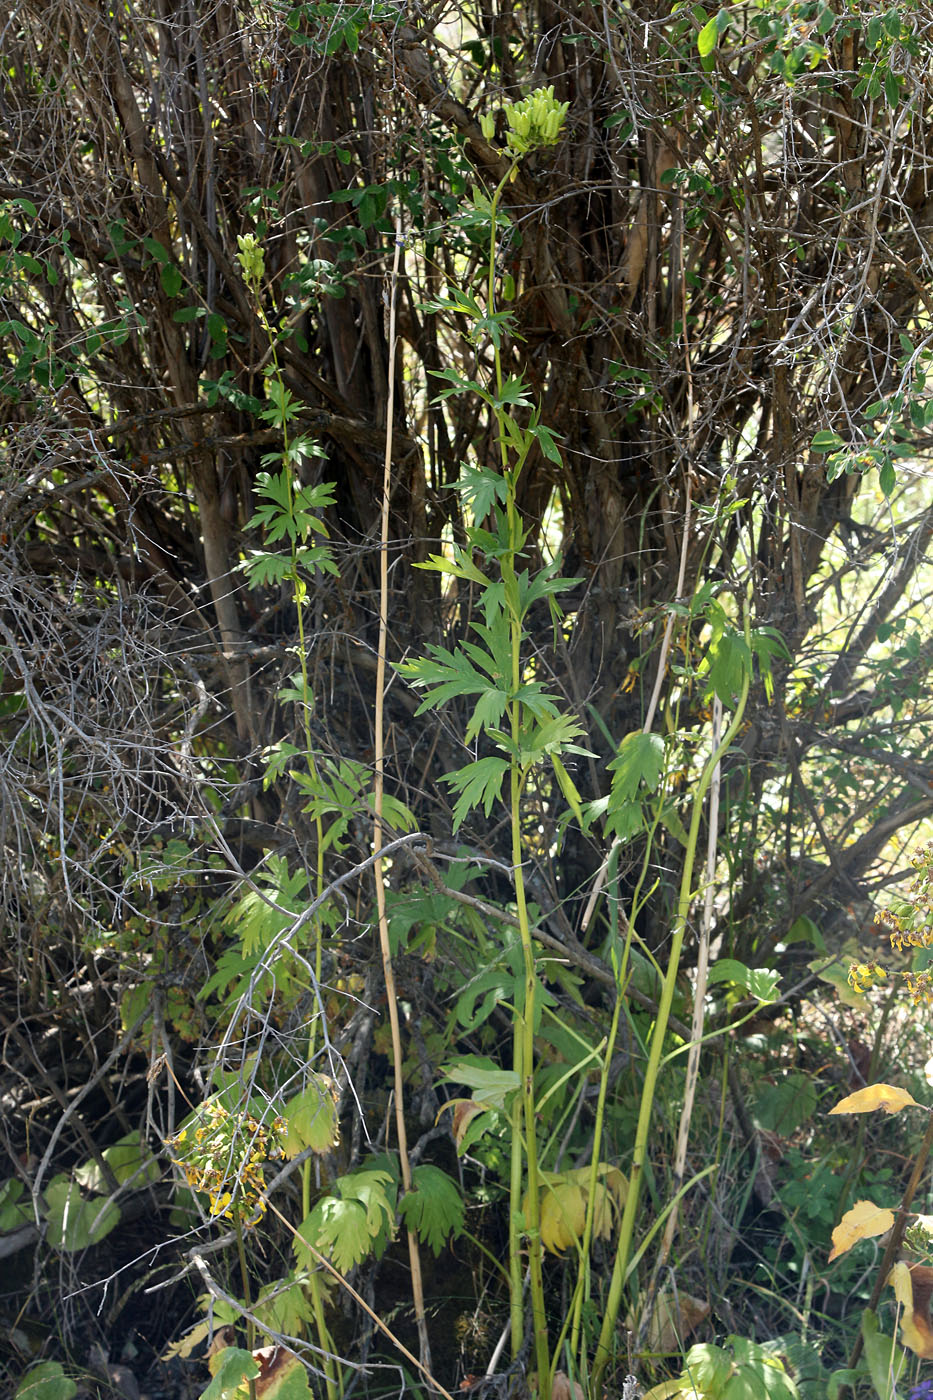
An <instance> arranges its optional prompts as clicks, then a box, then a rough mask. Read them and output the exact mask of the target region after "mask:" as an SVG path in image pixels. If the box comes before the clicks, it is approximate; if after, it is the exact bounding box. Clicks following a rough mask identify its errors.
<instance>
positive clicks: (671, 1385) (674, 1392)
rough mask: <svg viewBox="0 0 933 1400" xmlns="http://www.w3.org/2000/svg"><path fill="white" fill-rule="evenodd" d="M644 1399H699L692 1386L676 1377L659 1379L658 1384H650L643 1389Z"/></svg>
mask: <svg viewBox="0 0 933 1400" xmlns="http://www.w3.org/2000/svg"><path fill="white" fill-rule="evenodd" d="M685 1385H686V1389H685V1388H684V1387H685ZM644 1400H699V1397H698V1395H697V1392H696V1391H695V1390H694V1389H693V1387H692V1386H690V1385H689V1384H688V1383H686V1382H685V1381H683V1380H679V1379H678V1380H673V1381H661V1383H660V1385H655V1386H652V1387H651V1389H650V1390H646V1391H645V1394H644Z"/></svg>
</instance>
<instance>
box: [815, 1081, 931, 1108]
mask: <svg viewBox="0 0 933 1400" xmlns="http://www.w3.org/2000/svg"><path fill="white" fill-rule="evenodd" d="M911 1107H913V1108H921V1107H922V1105H921V1104H918V1103H917V1101H916V1099H914V1098H912V1096H911V1095H910V1094H908V1092H907V1090H906V1089H898V1088H896V1087H895V1085H893V1084H868V1085H866V1087H865V1088H864V1089H858V1090H856V1092H855V1093H854V1094H849V1095H847V1097H846V1098H844V1099H840V1101H839V1102H838V1103H837V1104H836V1106H835V1108H831V1109H830V1110H829V1111H830V1113H875V1112H877V1110H878V1109H879V1108H881V1109H883V1110H884V1112H885V1113H900V1111H901V1109H902V1108H911Z"/></svg>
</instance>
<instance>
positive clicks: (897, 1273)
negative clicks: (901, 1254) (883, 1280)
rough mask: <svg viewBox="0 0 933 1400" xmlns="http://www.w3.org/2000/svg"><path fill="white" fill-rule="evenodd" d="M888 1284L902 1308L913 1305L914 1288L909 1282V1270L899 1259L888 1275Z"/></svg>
mask: <svg viewBox="0 0 933 1400" xmlns="http://www.w3.org/2000/svg"><path fill="white" fill-rule="evenodd" d="M888 1283H889V1284H890V1285H891V1287H892V1288H893V1289H894V1296H895V1298H896V1299H897V1301H898V1302H899V1303H900V1305H901V1307H902V1308H912V1307H913V1305H914V1288H913V1284H912V1283H911V1281H910V1270H909V1269H908V1267H907V1265H906V1264H905V1263H904V1261H903V1259H901V1260H900V1261H899V1262H898V1263H897V1264H895V1265H894V1268H893V1269H892V1270H891V1272H890V1273H889V1274H888Z"/></svg>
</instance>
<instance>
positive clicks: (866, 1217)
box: [829, 1201, 894, 1263]
mask: <svg viewBox="0 0 933 1400" xmlns="http://www.w3.org/2000/svg"><path fill="white" fill-rule="evenodd" d="M893 1224H894V1212H893V1210H885V1209H883V1208H882V1207H881V1206H876V1205H875V1203H874V1201H856V1203H855V1205H854V1206H853V1207H852V1209H851V1210H847V1211H846V1213H845V1215H844V1216H843V1217H842V1219H841V1220H840V1222H839V1224H838V1225H837V1226H836V1228H835V1230H834V1231H833V1247H832V1250H831V1251H830V1255H829V1262H830V1263H832V1261H833V1260H834V1259H838V1258H839V1256H840V1254H845V1253H846V1251H847V1250H850V1249H851V1248H852V1246H853V1245H854V1244H858V1242H859V1240H870V1239H872V1238H873V1237H874V1236H875V1235H883V1234H884V1232H885V1231H886V1230H890V1228H891V1226H892V1225H893Z"/></svg>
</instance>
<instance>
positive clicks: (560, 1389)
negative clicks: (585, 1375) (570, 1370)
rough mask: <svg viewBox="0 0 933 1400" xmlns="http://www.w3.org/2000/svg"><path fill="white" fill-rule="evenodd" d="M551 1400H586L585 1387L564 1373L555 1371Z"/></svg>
mask: <svg viewBox="0 0 933 1400" xmlns="http://www.w3.org/2000/svg"><path fill="white" fill-rule="evenodd" d="M551 1400H585V1397H584V1394H583V1387H582V1386H581V1385H580V1383H579V1382H578V1381H572V1380H571V1379H570V1377H569V1376H568V1375H565V1373H564V1372H563V1371H555V1372H554V1378H553V1380H552V1381H551Z"/></svg>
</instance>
